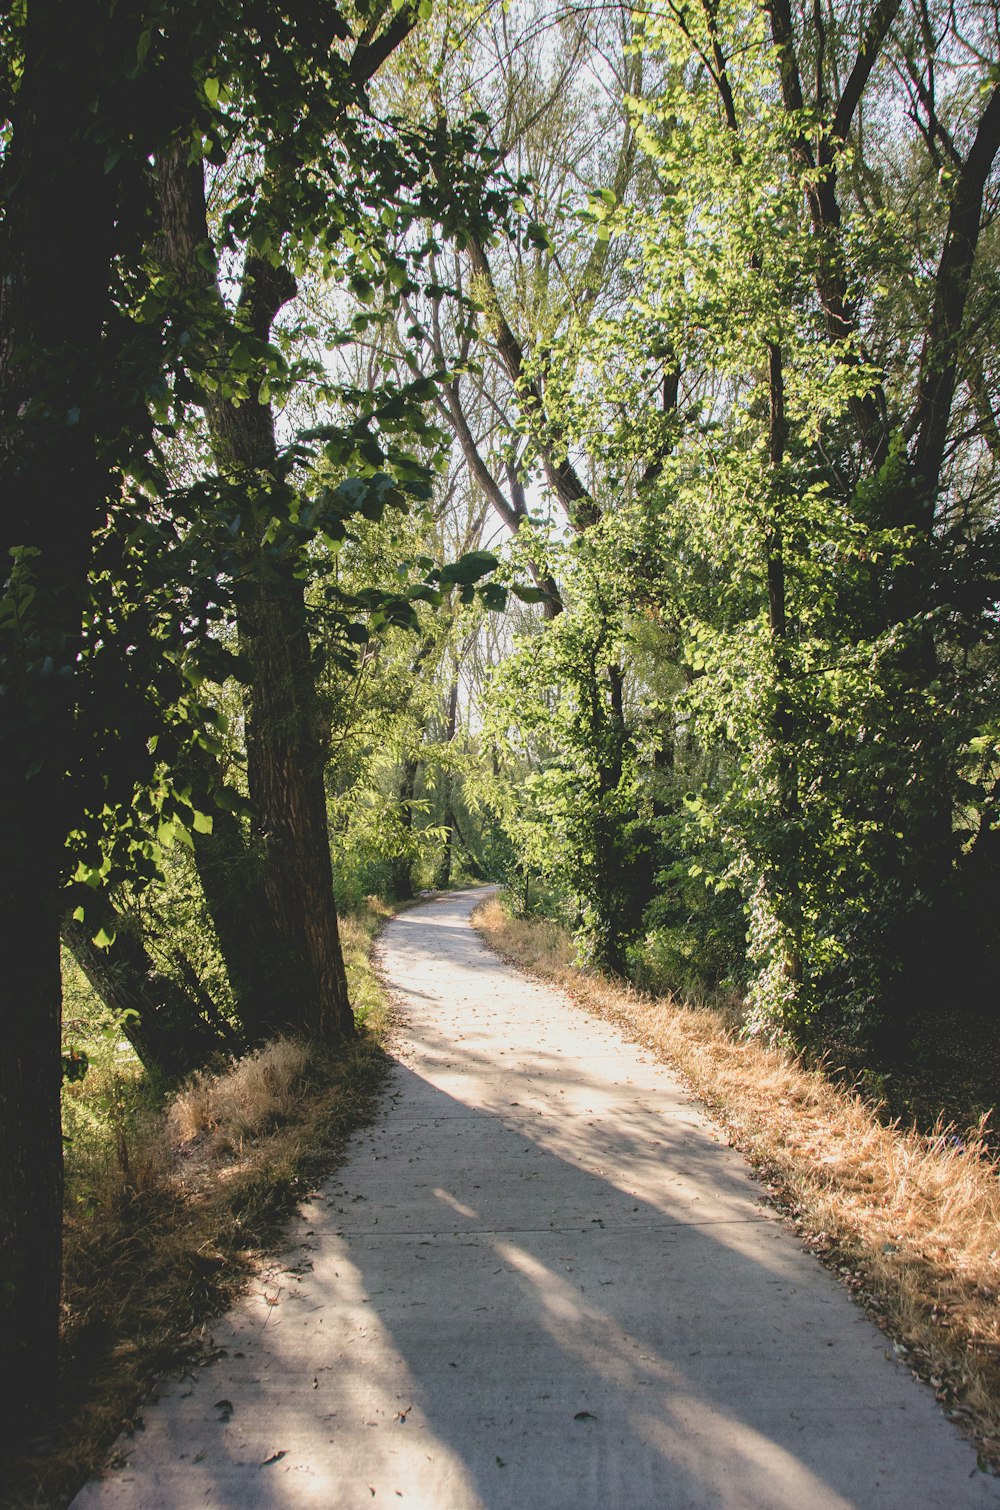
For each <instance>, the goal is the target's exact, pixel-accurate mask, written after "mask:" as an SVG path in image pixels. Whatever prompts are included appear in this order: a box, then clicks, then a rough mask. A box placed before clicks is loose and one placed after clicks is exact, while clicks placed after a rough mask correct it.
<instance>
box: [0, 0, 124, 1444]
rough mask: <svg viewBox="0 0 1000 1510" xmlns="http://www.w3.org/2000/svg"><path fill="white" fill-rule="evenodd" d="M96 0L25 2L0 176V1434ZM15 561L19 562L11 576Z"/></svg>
mask: <svg viewBox="0 0 1000 1510" xmlns="http://www.w3.org/2000/svg"><path fill="white" fill-rule="evenodd" d="M106 32H107V18H106V16H105V14H104V7H103V6H102V5H101V4H100V3H99V0H78V3H76V4H74V5H72V6H69V5H66V4H63V3H59V0H32V4H31V5H30V6H29V7H28V9H27V18H26V22H25V29H24V33H23V48H24V66H23V73H22V77H21V82H20V86H19V88H18V91H17V94H16V97H15V100H14V104H13V130H12V133H11V139H10V142H9V144H8V148H7V155H6V161H5V162H4V165H3V170H2V179H0V198H2V202H3V211H4V213H3V219H2V221H0V269H2V277H0V490H2V493H3V499H4V511H3V526H2V529H3V534H2V539H0V560H2V570H0V578H5V577H7V576H8V574H9V573H10V571H11V567H12V564H13V563H12V559H11V555H10V554H9V553H10V552H12V551H17V550H19V549H20V550H27V551H28V552H30V553H31V554H30V555H28V556H26V557H24V558H22V567H21V570H22V573H23V575H22V582H21V587H20V589H17V588H14V587H12V586H11V584H10V583H8V584H6V586H5V587H4V589H3V600H2V603H0V685H2V688H3V692H2V698H0V877H2V879H0V945H2V954H3V960H4V980H3V1007H2V1032H3V1052H2V1053H0V1148H2V1150H3V1153H2V1157H0V1336H2V1337H3V1347H4V1368H3V1370H2V1385H0V1434H2V1435H3V1436H5V1437H12V1436H13V1435H14V1434H16V1433H17V1432H18V1431H19V1429H20V1428H21V1423H22V1422H23V1420H24V1417H25V1414H26V1413H30V1412H32V1411H34V1410H37V1409H41V1408H43V1407H45V1406H46V1405H48V1404H49V1403H50V1401H51V1393H52V1387H53V1383H54V1379H55V1369H56V1353H57V1340H58V1324H59V1291H60V1276H61V1251H60V1250H61V1238H60V1233H61V1223H62V1139H61V1128H60V1088H61V1083H62V1061H61V1046H60V1015H61V984H60V973H59V910H60V909H59V890H60V882H61V869H62V860H63V841H64V836H65V833H66V830H67V826H68V818H69V811H70V810H69V802H70V798H69V796H68V790H67V789H68V783H67V782H66V780H65V772H66V766H67V761H68V759H69V758H70V756H69V752H70V750H71V748H72V741H73V690H72V673H73V663H74V658H75V653H76V651H75V647H76V644H77V640H78V637H79V634H80V627H81V612H82V604H83V599H84V595H85V592H86V585H87V571H88V565H89V560H90V549H91V537H92V533H93V531H94V529H95V527H96V525H97V523H98V521H99V518H100V510H101V507H102V505H103V502H104V500H105V498H106V496H107V488H106V475H105V471H104V468H103V466H102V462H101V458H100V455H99V452H98V445H97V439H96V429H97V426H98V425H99V423H100V420H99V415H98V410H99V407H100V397H101V395H100V384H99V379H98V375H97V370H96V356H97V353H98V350H99V347H100V341H101V335H102V331H103V328H104V322H105V317H106V314H107V311H108V307H109V294H108V289H109V282H110V270H111V254H112V236H113V230H114V217H113V206H112V204H111V190H110V181H109V178H108V175H107V174H106V173H105V172H104V168H103V157H104V152H105V150H106V149H105V148H104V147H102V145H101V143H100V142H99V141H98V140H97V138H96V132H95V126H94V116H93V113H92V108H91V107H92V105H93V97H94V93H95V88H96V86H95V83H94V81H95V79H99V78H101V77H102V76H103V73H102V70H103V58H102V50H103V48H104V46H105V43H106ZM16 574H17V573H16V571H15V576H16Z"/></svg>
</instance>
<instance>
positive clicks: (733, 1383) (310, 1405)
mask: <svg viewBox="0 0 1000 1510" xmlns="http://www.w3.org/2000/svg"><path fill="white" fill-rule="evenodd" d="M475 900H476V897H475V895H474V894H473V893H465V894H454V895H451V896H447V897H444V898H441V899H439V900H436V901H434V902H430V903H427V904H426V905H423V906H420V907H417V908H414V909H413V910H412V911H411V912H408V913H405V914H403V915H402V916H401V917H400V918H398V919H397V920H396V921H395V922H394V923H392V925H391V926H390V928H389V929H388V930H387V934H386V938H385V943H384V946H383V963H384V968H385V970H386V972H387V974H388V977H389V979H390V980H391V981H392V982H393V984H394V986H395V988H396V989H397V990H398V992H399V995H400V1002H401V1006H402V1008H403V1011H404V1016H405V1025H404V1028H403V1031H402V1032H401V1034H400V1041H399V1045H398V1058H399V1066H398V1069H397V1071H396V1074H395V1077H394V1079H393V1082H392V1084H391V1086H390V1089H389V1091H388V1093H387V1097H386V1103H385V1105H384V1108H383V1112H382V1115H381V1116H380V1118H379V1120H378V1122H377V1124H376V1125H374V1126H373V1127H371V1128H369V1129H367V1130H365V1131H364V1132H362V1133H360V1134H358V1135H357V1136H356V1137H355V1139H354V1140H353V1143H352V1148H351V1151H350V1155H349V1157H348V1159H347V1161H346V1162H345V1164H344V1166H343V1168H342V1170H341V1171H340V1174H339V1176H338V1177H337V1178H336V1179H333V1180H331V1181H329V1182H327V1184H326V1185H325V1186H324V1187H323V1189H322V1190H321V1191H319V1192H318V1193H317V1194H316V1196H315V1197H314V1198H313V1199H312V1200H311V1201H310V1202H308V1203H307V1205H306V1207H305V1212H304V1216H303V1219H302V1221H301V1222H300V1223H299V1224H297V1225H296V1227H295V1229H294V1230H293V1231H292V1233H291V1234H290V1240H291V1244H292V1245H291V1248H290V1250H289V1253H288V1255H287V1258H286V1264H287V1266H286V1267H285V1268H283V1269H277V1268H276V1269H274V1270H273V1271H272V1272H269V1273H268V1274H267V1275H266V1276H265V1277H264V1280H263V1283H262V1284H261V1285H259V1286H258V1287H257V1292H256V1293H255V1294H254V1295H252V1296H250V1297H248V1298H247V1299H246V1300H245V1301H244V1302H243V1303H242V1304H241V1305H239V1306H238V1307H237V1308H236V1310H235V1311H234V1312H233V1313H232V1315H231V1316H230V1317H229V1318H227V1319H226V1320H225V1321H224V1322H222V1323H220V1324H219V1325H218V1326H217V1327H216V1329H215V1342H216V1344H217V1346H218V1348H219V1349H220V1355H219V1357H218V1359H217V1361H216V1362H214V1363H213V1364H212V1365H211V1366H210V1367H207V1368H204V1369H200V1370H196V1371H195V1372H194V1373H193V1374H189V1375H186V1376H185V1377H184V1378H183V1379H181V1380H179V1381H171V1382H170V1383H169V1384H168V1385H167V1386H165V1387H164V1388H163V1390H162V1391H161V1395H162V1398H161V1401H160V1403H159V1404H158V1405H155V1406H150V1407H149V1408H148V1409H147V1410H146V1412H145V1420H146V1430H145V1432H144V1433H143V1434H141V1435H139V1436H137V1437H136V1439H135V1440H134V1442H128V1443H126V1444H125V1445H124V1446H123V1447H122V1449H121V1452H122V1456H123V1458H124V1459H125V1461H124V1465H123V1466H122V1467H121V1468H119V1469H118V1470H116V1471H115V1472H114V1473H113V1474H112V1475H111V1476H110V1477H109V1478H108V1480H106V1481H105V1482H104V1483H103V1484H94V1485H91V1486H89V1487H88V1489H86V1490H85V1491H84V1493H83V1494H82V1495H81V1496H80V1498H79V1499H78V1501H77V1504H78V1505H79V1506H80V1507H84V1510H95V1507H112V1506H125V1505H129V1506H136V1507H139V1506H141V1507H142V1510H159V1507H162V1510H167V1507H170V1510H174V1507H176V1510H180V1507H182V1506H183V1507H188V1506H202V1505H203V1506H217V1507H224V1506H227V1507H228V1506H232V1507H234V1510H235V1507H236V1506H240V1507H252V1506H273V1507H275V1510H279V1507H289V1510H291V1507H296V1506H324V1507H345V1510H346V1507H351V1510H353V1507H361V1506H365V1505H375V1506H378V1505H380V1504H381V1505H385V1504H403V1505H410V1506H420V1507H423V1510H474V1507H475V1510H479V1507H487V1510H501V1507H510V1510H532V1507H538V1510H563V1507H565V1510H617V1507H621V1510H647V1507H648V1510H653V1507H656V1510H671V1507H684V1510H695V1507H700V1506H704V1507H706V1510H707V1507H719V1506H722V1507H732V1510H746V1507H762V1510H763V1507H788V1510H793V1507H794V1510H832V1507H847V1506H852V1507H858V1510H889V1507H900V1510H903V1507H905V1510H921V1507H926V1510H941V1507H948V1510H959V1507H964V1506H967V1505H968V1506H972V1505H988V1504H992V1505H997V1504H1000V1494H998V1486H997V1483H996V1481H994V1480H992V1479H988V1478H986V1477H984V1476H983V1475H982V1474H980V1473H978V1472H977V1471H976V1463H975V1456H974V1454H973V1453H972V1451H971V1449H970V1448H969V1447H968V1446H967V1445H966V1444H965V1443H964V1442H962V1441H961V1440H960V1439H959V1438H958V1436H957V1435H956V1434H955V1433H954V1431H953V1429H952V1428H951V1427H950V1425H949V1424H948V1423H947V1422H946V1421H945V1420H944V1418H943V1417H942V1416H941V1414H940V1413H939V1411H938V1410H937V1407H936V1405H935V1403H934V1400H933V1398H932V1396H931V1394H930V1393H929V1391H927V1390H926V1389H924V1388H923V1387H922V1386H919V1385H917V1384H916V1383H915V1382H914V1381H913V1380H912V1379H911V1378H910V1376H909V1375H908V1374H907V1373H906V1371H905V1370H904V1369H902V1368H900V1367H899V1366H898V1365H897V1364H896V1363H895V1362H894V1361H891V1360H890V1359H889V1358H887V1356H886V1353H887V1344H886V1343H885V1339H884V1338H883V1337H882V1336H881V1335H880V1334H879V1333H878V1332H877V1331H876V1330H875V1329H874V1328H873V1327H872V1326H871V1325H870V1324H869V1323H868V1321H867V1320H866V1319H865V1317H864V1316H863V1315H862V1314H861V1313H860V1311H858V1310H857V1309H856V1307H855V1306H854V1305H853V1304H852V1302H851V1300H850V1299H849V1297H848V1296H847V1294H846V1293H845V1292H844V1290H843V1289H842V1288H841V1287H839V1286H838V1285H837V1284H836V1283H835V1282H834V1280H833V1279H832V1278H831V1277H830V1276H829V1275H828V1274H827V1273H826V1272H825V1271H823V1270H822V1269H821V1268H820V1266H819V1265H818V1264H817V1263H816V1261H815V1260H814V1259H813V1258H812V1257H811V1256H810V1255H808V1254H807V1253H806V1252H804V1250H803V1249H802V1248H801V1246H800V1245H799V1244H798V1243H797V1242H796V1240H795V1239H794V1238H793V1237H792V1236H790V1234H788V1233H787V1232H786V1231H784V1230H783V1228H782V1227H781V1224H780V1222H779V1221H778V1220H777V1219H776V1217H775V1216H774V1215H773V1213H772V1212H770V1211H769V1210H768V1209H767V1208H766V1207H765V1206H763V1205H762V1204H761V1201H760V1199H759V1193H758V1190H757V1188H756V1186H755V1185H754V1183H753V1181H752V1180H751V1179H750V1178H749V1176H748V1174H747V1172H746V1168H745V1166H744V1164H743V1161H742V1160H741V1159H740V1158H739V1157H738V1156H737V1155H736V1154H735V1153H734V1152H733V1151H732V1150H731V1149H730V1148H728V1146H726V1144H725V1143H724V1141H723V1140H722V1139H721V1137H720V1135H719V1133H718V1131H717V1130H716V1129H714V1128H713V1127H712V1125H711V1124H710V1123H709V1122H708V1121H707V1119H706V1118H705V1116H704V1114H703V1113H702V1112H701V1110H700V1109H699V1108H698V1106H697V1105H696V1104H695V1103H694V1101H693V1099H692V1098H691V1096H690V1095H689V1094H688V1093H687V1092H686V1090H685V1089H684V1088H683V1087H682V1086H681V1085H679V1083H678V1082H677V1080H676V1079H675V1078H674V1076H673V1075H672V1074H671V1073H670V1071H669V1070H668V1069H667V1068H666V1067H664V1066H663V1065H661V1064H659V1063H657V1062H656V1061H655V1060H653V1059H652V1057H651V1056H650V1055H648V1054H646V1053H644V1052H643V1051H642V1050H641V1049H639V1048H637V1047H636V1046H635V1045H634V1044H628V1043H624V1042H623V1041H622V1039H621V1037H620V1035H619V1034H618V1033H617V1031H616V1030H615V1029H614V1028H613V1027H611V1026H609V1025H608V1024H606V1023H603V1022H598V1021H595V1020H594V1019H591V1018H588V1017H586V1016H585V1015H584V1014H583V1013H581V1012H580V1011H579V1010H577V1009H575V1008H574V1007H573V1006H572V1004H570V1003H568V1002H567V1001H566V999H565V998H564V997H563V996H561V995H560V993H559V992H558V991H555V990H554V989H552V988H550V987H546V986H542V985H540V984H539V983H537V982H534V981H531V980H528V979H526V978H525V977H523V976H521V975H519V974H518V973H517V972H516V971H515V970H513V969H512V968H511V967H510V966H508V965H506V964H503V963H501V962H500V961H499V960H498V959H496V958H495V957H494V956H493V955H491V954H490V953H488V951H486V950H485V949H484V947H483V946H482V944H481V943H480V942H479V940H478V939H477V937H476V936H475V935H474V933H473V932H472V930H471V929H470V928H469V926H468V923H467V917H468V914H469V912H470V910H471V908H472V906H473V904H474V901H475ZM970 1475H971V1476H970Z"/></svg>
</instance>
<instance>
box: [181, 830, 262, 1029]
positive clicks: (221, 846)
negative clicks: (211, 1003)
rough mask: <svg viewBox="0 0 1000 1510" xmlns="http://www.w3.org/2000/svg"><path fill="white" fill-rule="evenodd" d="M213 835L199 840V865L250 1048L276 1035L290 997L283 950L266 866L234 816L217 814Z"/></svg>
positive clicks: (196, 842) (196, 855)
mask: <svg viewBox="0 0 1000 1510" xmlns="http://www.w3.org/2000/svg"><path fill="white" fill-rule="evenodd" d="M206 810H207V811H209V812H211V813H212V814H213V818H212V832H211V833H210V834H198V833H196V834H194V835H193V836H192V837H193V839H194V862H195V869H196V870H197V872H198V879H199V881H200V882H201V889H202V892H203V893H204V897H205V905H206V906H207V908H208V915H209V917H210V918H211V919H212V926H213V927H214V929H215V936H216V939H217V940H218V944H219V951H220V953H221V954H222V959H223V963H224V964H225V967H226V974H227V976H228V977H229V984H230V986H231V987H232V991H233V995H234V997H235V998H236V1009H237V1012H238V1013H239V1018H240V1024H241V1026H242V1029H243V1034H244V1037H245V1038H246V1041H247V1043H248V1044H260V1043H263V1042H264V1041H265V1040H266V1039H267V1038H268V1037H269V1036H270V1035H272V1034H273V1033H274V1023H275V1012H276V1003H277V1002H279V1001H280V1000H281V996H282V993H283V991H284V981H285V977H284V970H283V967H282V959H283V953H284V950H283V945H282V941H281V938H280V937H279V935H278V933H277V930H276V929H275V927H274V923H273V921H272V919H271V909H270V903H269V902H268V899H267V894H266V892H265V890H264V881H263V875H262V871H263V862H262V859H261V855H260V853H259V851H256V850H254V849H253V848H252V847H251V846H250V845H249V844H248V843H247V842H246V840H245V839H244V837H243V828H242V825H241V823H240V820H239V819H238V818H237V817H236V815H235V814H234V813H228V812H225V811H222V810H220V809H218V808H213V807H212V806H211V804H210V803H209V802H208V801H206Z"/></svg>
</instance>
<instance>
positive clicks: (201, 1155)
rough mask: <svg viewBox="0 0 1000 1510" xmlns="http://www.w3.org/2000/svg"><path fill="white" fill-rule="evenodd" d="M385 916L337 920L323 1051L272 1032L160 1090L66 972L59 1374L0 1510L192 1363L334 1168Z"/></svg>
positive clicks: (385, 1024)
mask: <svg viewBox="0 0 1000 1510" xmlns="http://www.w3.org/2000/svg"><path fill="white" fill-rule="evenodd" d="M390 915H391V911H390V909H389V908H388V907H386V906H385V905H384V904H383V903H381V902H379V901H378V900H377V899H375V898H370V899H369V901H368V903H367V905H366V906H365V907H364V908H363V909H360V910H359V911H358V912H357V913H356V914H355V915H352V916H347V917H345V918H343V919H342V920H341V934H342V944H343V949H344V961H345V965H346V968H347V974H348V982H349V986H350V992H351V1001H352V1003H353V1005H354V1008H355V1016H356V1020H357V1021H358V1023H359V1025H360V1027H361V1031H360V1033H359V1034H358V1037H357V1039H356V1040H355V1042H354V1043H352V1044H351V1045H350V1046H349V1048H347V1049H346V1050H344V1051H342V1052H339V1053H328V1052H324V1051H322V1050H318V1049H316V1048H315V1047H313V1046H307V1045H306V1044H303V1043H300V1042H297V1041H294V1040H288V1039H278V1040H275V1041H274V1042H273V1043H269V1044H267V1045H265V1046H264V1047H263V1048H262V1049H260V1050H259V1051H258V1052H256V1053H254V1054H251V1055H248V1056H247V1057H245V1058H244V1059H242V1060H239V1061H237V1062H235V1063H233V1064H231V1065H229V1066H226V1067H223V1068H221V1069H220V1070H218V1071H217V1072H215V1073H210V1072H207V1071H205V1072H202V1073H199V1074H198V1075H196V1076H193V1077H192V1078H191V1079H190V1080H188V1081H187V1082H186V1083H185V1084H184V1085H183V1086H181V1087H180V1088H179V1089H178V1090H175V1091H173V1092H172V1093H169V1094H166V1093H164V1091H163V1088H162V1087H158V1086H156V1085H155V1084H151V1083H149V1081H148V1080H147V1079H146V1078H145V1077H144V1075H143V1072H142V1069H141V1066H140V1065H139V1064H138V1062H137V1061H136V1059H135V1057H134V1055H132V1053H131V1050H130V1049H129V1048H128V1046H127V1044H123V1042H122V1041H121V1038H120V1034H119V1033H117V1032H115V1030H114V1024H101V1023H100V1022H98V1026H97V1028H96V1030H95V1029H94V1027H93V1025H91V1027H90V1029H89V1037H88V1028H87V1024H86V1020H85V1019H86V1014H85V1012H84V1004H83V1003H82V1000H81V997H80V985H79V981H78V980H76V979H75V978H74V977H73V976H72V974H70V975H69V976H68V979H67V992H66V994H67V1028H68V1033H67V1041H68V1043H69V1044H70V1045H71V1046H72V1047H73V1048H74V1049H76V1051H77V1052H79V1050H80V1049H83V1050H84V1051H85V1052H86V1054H87V1056H88V1058H89V1061H90V1067H89V1070H88V1072H87V1074H86V1075H85V1076H84V1077H83V1079H81V1080H79V1081H77V1082H76V1083H71V1084H69V1085H67V1087H66V1095H65V1104H64V1125H65V1127H66V1134H67V1139H68V1141H67V1156H66V1216H65V1239H64V1284H63V1326H62V1370H61V1378H60V1386H59V1396H58V1398H57V1399H56V1400H54V1401H53V1411H52V1419H51V1421H50V1423H49V1426H48V1428H47V1431H46V1433H45V1435H44V1436H41V1437H39V1438H38V1439H36V1440H35V1441H33V1442H32V1443H31V1444H30V1447H29V1452H28V1454H27V1455H26V1456H25V1457H23V1458H22V1459H20V1460H19V1461H18V1462H17V1463H15V1464H13V1465H12V1466H11V1468H10V1471H9V1472H8V1474H7V1476H6V1482H5V1484H4V1485H3V1486H2V1487H0V1504H3V1505H4V1506H7V1507H16V1510H28V1507H41V1506H61V1505H65V1504H68V1502H69V1500H70V1498H71V1497H72V1495H73V1494H74V1493H75V1491H76V1489H78V1488H79V1486H80V1484H81V1483H82V1482H83V1480H84V1479H85V1478H86V1477H88V1476H89V1474H91V1473H92V1472H93V1471H94V1470H95V1469H97V1468H98V1467H99V1466H100V1465H101V1464H102V1462H103V1460H104V1459H105V1457H106V1455H107V1452H108V1450H109V1448H110V1446H111V1444H112V1442H113V1441H114V1439H115V1437H116V1436H117V1435H118V1433H119V1431H120V1430H121V1429H122V1427H123V1426H124V1427H125V1429H126V1430H130V1429H135V1428H136V1426H137V1425H138V1420H137V1415H136V1412H137V1410H138V1407H139V1405H140V1404H141V1401H142V1399H143V1397H144V1395H145V1394H146V1393H147V1391H148V1389H149V1387H150V1384H151V1382H152V1381H153V1379H154V1378H155V1377H156V1376H157V1375H158V1374H160V1373H162V1372H163V1371H164V1370H165V1369H167V1368H170V1367H172V1366H175V1365H176V1364H177V1363H178V1362H179V1361H180V1360H181V1359H183V1358H190V1357H192V1355H194V1356H196V1355H197V1353H198V1351H199V1348H200V1347H202V1346H203V1345H204V1343H205V1341H206V1339H207V1324H208V1322H209V1321H210V1320H211V1319H212V1318H213V1317H215V1316H217V1315H219V1314H220V1313H221V1312H222V1311H224V1310H225V1309H227V1308H228V1306H229V1305H231V1303H232V1302H233V1300H234V1299H235V1298H236V1296H237V1295H238V1294H239V1292H240V1291H241V1290H242V1289H243V1288H244V1287H245V1285H246V1284H247V1282H248V1280H249V1278H250V1276H251V1275H252V1273H253V1272H254V1268H255V1264H256V1262H257V1260H258V1259H259V1258H260V1257H261V1256H262V1255H264V1254H265V1253H267V1252H268V1251H271V1250H273V1248H274V1247H275V1245H276V1243H278V1241H279V1240H280V1236H281V1232H282V1229H283V1226H284V1223H285V1222H286V1220H287V1218H288V1217H289V1215H290V1214H291V1213H292V1211H293V1210H294V1208H295V1206H296V1204H297V1202H298V1201H299V1200H300V1199H301V1197H302V1196H303V1195H304V1194H306V1192H307V1191H308V1190H309V1188H310V1186H311V1185H312V1184H313V1183H314V1182H315V1180H316V1179H317V1178H318V1177H319V1176H320V1175H322V1174H324V1173H325V1172H327V1171H328V1170H329V1169H331V1168H333V1167H334V1166H335V1165H336V1163H337V1162H338V1159H339V1157H340V1153H341V1150H342V1147H343V1144H344V1141H345V1139H346V1137H347V1135H348V1134H349V1133H350V1132H351V1131H353V1129H354V1128H355V1127H357V1126H359V1125H360V1124H361V1123H362V1122H364V1121H365V1120H366V1119H367V1117H368V1116H369V1114H370V1112H371V1109H372V1107H373V1104H374V1098H375V1093H376V1091H377V1089H378V1087H379V1086H380V1084H381V1083H382V1079H383V1076H384V1074H385V1070H386V1065H387V1060H386V1056H385V1052H384V1045H385V1042H386V1038H387V1034H388V1030H389V1022H390V1009H389V1006H388V1003H387V1001H386V998H385V996H384V994H383V992H382V989H381V986H380V984H379V981H378V977H377V975H376V973H375V969H374V966H373V964H372V959H371V952H372V943H373V940H374V937H375V934H376V933H377V932H378V930H379V928H380V927H381V926H382V924H383V923H384V922H385V921H386V919H387V918H388V917H389V916H390Z"/></svg>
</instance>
